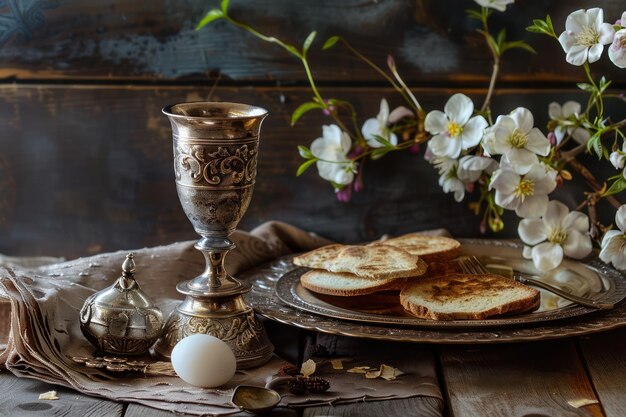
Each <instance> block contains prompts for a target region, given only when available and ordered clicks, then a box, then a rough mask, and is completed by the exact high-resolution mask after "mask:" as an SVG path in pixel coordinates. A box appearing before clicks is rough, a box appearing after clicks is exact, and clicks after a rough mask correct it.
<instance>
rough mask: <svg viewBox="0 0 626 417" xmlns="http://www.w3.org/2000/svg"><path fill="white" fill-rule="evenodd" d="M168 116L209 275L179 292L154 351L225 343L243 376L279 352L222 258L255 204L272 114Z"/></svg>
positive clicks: (198, 107)
mask: <svg viewBox="0 0 626 417" xmlns="http://www.w3.org/2000/svg"><path fill="white" fill-rule="evenodd" d="M163 113H164V114H165V115H166V116H167V117H168V118H169V120H170V123H171V125H172V135H173V138H174V172H175V175H176V190H177V191H178V198H179V200H180V203H181V204H182V206H183V210H184V211H185V214H186V215H187V218H188V219H189V220H190V221H191V224H192V225H193V227H194V229H195V231H196V232H197V233H198V234H199V235H200V236H202V238H201V239H200V240H199V241H198V242H197V243H196V245H195V247H196V249H198V250H199V251H201V252H202V254H203V255H204V257H205V259H206V269H205V271H204V272H203V273H202V274H201V275H199V276H198V277H196V278H194V279H192V280H190V281H184V282H181V283H179V284H178V285H177V286H176V290H177V291H178V292H180V293H182V294H184V295H186V297H185V300H184V301H183V302H182V303H181V304H180V305H178V306H177V307H176V309H175V310H174V311H173V312H172V314H171V315H170V317H169V319H168V321H167V323H166V324H165V328H164V333H163V336H162V337H161V339H160V340H159V341H158V342H157V344H156V346H155V352H156V353H157V354H158V355H159V356H162V357H169V356H170V353H171V351H172V348H173V347H174V345H176V343H178V341H180V340H181V339H182V338H184V337H186V336H189V335H191V334H194V333H204V334H209V335H211V336H215V337H218V338H220V339H222V340H223V341H224V342H226V343H228V345H229V346H230V347H231V348H232V350H233V352H234V353H235V357H236V358H237V367H238V368H239V369H244V368H249V367H253V366H258V365H260V364H262V363H264V362H266V361H267V360H269V358H270V357H271V354H272V352H273V350H274V347H273V346H272V344H271V343H270V342H269V340H268V338H267V335H266V333H265V329H264V328H263V325H262V323H260V322H259V321H258V319H257V318H256V317H255V315H254V311H253V310H252V308H251V307H250V306H248V305H247V304H246V302H245V301H244V299H243V294H245V293H247V292H248V291H250V285H249V284H247V283H242V282H240V281H238V280H237V279H235V278H233V277H232V276H230V275H229V274H228V272H226V270H225V269H224V257H225V256H226V253H227V252H228V251H230V250H232V249H234V248H235V245H234V244H233V243H232V242H231V241H230V240H229V238H228V237H229V236H230V235H231V234H232V233H233V232H234V231H235V227H237V224H238V223H239V221H240V220H241V218H242V217H243V214H244V213H245V212H246V209H247V208H248V205H249V204H250V199H251V198H252V189H253V187H254V181H255V177H256V167H257V153H258V148H259V132H260V129H261V124H262V122H263V119H265V117H266V116H267V111H266V110H264V109H262V108H259V107H253V106H248V105H245V104H237V103H214V102H195V103H181V104H174V105H170V106H166V107H165V108H164V109H163Z"/></svg>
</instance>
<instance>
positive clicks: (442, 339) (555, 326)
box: [240, 240, 626, 343]
mask: <svg viewBox="0 0 626 417" xmlns="http://www.w3.org/2000/svg"><path fill="white" fill-rule="evenodd" d="M462 243H463V247H464V250H465V251H466V253H469V254H477V255H479V256H483V257H484V256H485V251H486V253H489V256H490V257H491V258H492V261H495V262H496V263H505V261H504V260H505V259H508V260H510V262H512V263H513V265H511V266H513V267H514V268H515V269H516V270H520V271H523V272H527V273H535V272H536V271H534V270H533V269H532V263H529V262H527V261H525V260H523V259H521V256H520V253H521V245H519V244H517V243H514V242H509V241H496V240H463V241H462ZM291 259H292V257H285V258H282V259H279V260H277V261H275V262H272V263H271V264H268V265H264V266H262V267H259V268H255V269H253V270H251V271H248V272H247V273H245V274H242V275H240V278H242V279H245V280H247V281H249V282H250V283H251V284H252V286H253V290H252V292H251V293H250V294H249V296H248V300H249V301H250V303H251V304H252V305H253V306H254V308H255V310H256V311H257V312H258V313H259V314H261V315H263V316H265V317H267V318H270V319H272V320H276V321H279V322H282V323H286V324H289V325H293V326H296V327H300V328H304V329H309V330H316V331H321V332H325V333H332V334H338V335H345V336H353V337H365V338H373V339H384V340H394V341H408V342H422V343H501V342H521V341H534V340H544V339H553V338H558V337H568V336H575V335H583V334H589V333H594V332H598V331H603V330H608V329H613V328H617V327H621V326H624V325H626V303H625V302H622V303H619V304H618V305H616V308H615V309H613V310H611V311H596V310H594V309H588V308H585V307H581V306H578V305H571V304H569V305H563V304H559V305H558V306H557V307H556V308H555V307H554V305H552V306H551V305H550V303H554V302H556V300H558V297H556V296H550V295H546V293H542V300H543V301H544V303H543V304H544V306H543V307H542V310H540V311H538V312H535V313H532V314H525V315H519V316H512V317H499V318H495V319H489V320H483V321H481V322H487V323H485V324H483V323H481V324H478V323H477V321H471V322H468V321H456V322H453V323H451V322H430V321H428V322H427V324H424V325H421V324H417V327H416V324H413V325H406V324H404V325H403V324H394V323H378V322H376V323H374V322H370V321H367V322H366V321H353V320H346V319H340V318H335V317H329V316H321V315H319V314H313V313H311V312H308V311H306V310H303V309H301V308H300V307H298V308H296V307H293V306H290V305H287V304H285V303H284V302H283V301H281V300H280V299H279V298H278V296H277V294H276V284H277V282H278V281H279V280H280V279H281V278H282V277H283V276H289V275H290V274H294V276H295V274H297V273H298V272H297V269H298V268H297V267H295V266H294V265H293V263H292V262H291ZM487 260H488V259H487ZM507 262H509V261H507ZM516 262H517V263H516ZM563 267H564V269H566V270H573V271H574V272H577V273H578V274H579V275H581V276H582V277H583V278H585V277H587V278H592V279H594V280H595V279H598V280H599V282H600V283H601V284H602V287H601V289H594V288H595V287H594V288H592V287H589V288H587V290H586V291H583V292H584V293H587V294H586V295H590V294H591V295H593V294H592V293H595V297H597V298H598V299H602V300H606V301H608V300H611V301H615V302H617V301H619V300H622V299H624V297H625V296H626V280H625V279H624V277H623V276H622V274H621V273H619V272H618V271H616V270H614V269H612V268H610V267H608V266H607V265H605V264H603V263H602V262H600V261H597V260H592V261H589V262H574V261H566V263H565V264H564V265H563ZM553 275H554V274H553ZM552 278H554V277H552ZM284 282H285V283H287V282H288V278H285V281H284ZM594 282H595V281H594ZM583 285H587V284H583ZM594 285H595V284H594ZM576 287H578V288H581V285H580V283H576ZM579 293H580V291H579ZM581 295H582V294H581ZM359 314H361V313H359ZM525 316H531V318H527V317H525ZM559 319H560V320H561V321H559V322H558V323H554V322H553V320H559ZM494 320H497V321H494ZM501 320H504V321H501ZM520 320H522V321H520ZM421 321H424V320H421ZM442 323H448V324H443V325H444V326H447V327H435V326H438V325H442ZM431 325H432V326H431ZM498 326H499V327H498Z"/></svg>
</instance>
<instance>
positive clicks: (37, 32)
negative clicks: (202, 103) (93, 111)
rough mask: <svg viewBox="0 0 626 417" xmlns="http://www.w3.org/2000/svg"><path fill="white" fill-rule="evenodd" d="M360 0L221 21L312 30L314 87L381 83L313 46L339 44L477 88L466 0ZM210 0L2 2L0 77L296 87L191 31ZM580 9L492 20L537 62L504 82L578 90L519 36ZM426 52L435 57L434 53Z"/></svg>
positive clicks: (263, 60) (279, 60)
mask: <svg viewBox="0 0 626 417" xmlns="http://www.w3.org/2000/svg"><path fill="white" fill-rule="evenodd" d="M452 4H453V3H452V2H451V1H423V0H420V1H404V0H388V1H384V2H363V1H360V0H344V1H342V2H334V1H316V2H310V1H305V0H299V1H292V0H277V1H272V2H269V3H268V2H257V1H250V0H233V1H231V14H232V15H233V16H234V17H235V18H239V19H241V20H243V21H245V22H248V23H250V24H253V25H254V26H255V27H256V28H257V29H259V30H260V31H261V32H265V33H268V34H271V35H275V36H278V37H280V38H282V39H284V40H285V41H287V42H290V43H293V44H296V45H301V44H302V42H303V41H304V39H305V38H306V36H307V35H308V33H309V32H311V31H312V30H317V32H318V37H317V39H318V40H317V41H316V43H315V44H314V45H313V48H312V50H311V61H312V68H313V71H314V73H315V75H316V77H317V78H318V79H319V80H322V81H324V80H327V81H337V80H344V81H351V82H355V81H356V82H358V81H372V80H376V81H383V80H381V79H380V77H379V76H378V74H376V73H375V72H374V71H372V70H370V69H369V68H368V67H367V66H365V65H363V64H362V63H361V62H360V61H359V60H357V59H356V58H355V57H354V56H353V55H351V54H350V53H349V52H348V51H347V50H346V49H345V48H343V47H340V46H337V47H335V48H333V49H331V50H329V51H322V50H321V46H322V45H323V42H324V41H325V40H326V39H328V38H329V37H330V36H333V35H342V36H344V37H345V38H347V39H349V40H350V42H351V43H353V45H354V46H355V47H357V48H358V49H360V50H361V51H362V52H363V53H364V54H366V55H367V56H369V57H371V59H372V60H373V61H374V62H376V63H378V64H379V65H381V66H383V67H385V65H386V64H385V63H386V59H387V55H389V54H391V55H393V56H395V57H396V60H397V62H398V67H399V68H400V70H401V71H402V73H403V74H404V78H405V79H406V80H407V81H408V82H410V83H426V84H427V83H430V82H446V83H450V82H457V81H458V82H466V81H481V82H483V83H486V82H487V81H488V77H489V75H490V72H491V62H490V61H491V57H490V55H489V52H488V50H487V48H486V47H485V46H484V45H483V41H482V39H481V38H480V35H479V34H477V33H476V32H475V31H474V29H476V28H477V25H478V23H477V22H476V21H473V20H471V19H469V18H468V17H467V16H466V14H465V11H464V10H465V8H466V7H477V6H476V5H475V4H474V3H472V2H467V4H464V5H463V6H459V7H456V6H457V5H456V3H454V7H451V5H452ZM218 5H219V0H210V1H206V0H191V1H189V0H140V1H128V0H101V1H98V2H85V1H81V0H67V1H63V2H51V1H46V0H32V1H15V2H5V3H3V6H2V8H0V16H1V17H2V19H3V22H5V23H4V24H3V25H2V27H0V47H1V48H0V68H1V69H0V77H2V78H17V79H52V78H60V79H67V78H86V79H103V80H110V79H118V80H120V79H124V80H153V79H159V80H172V79H184V80H206V79H207V77H209V78H214V77H216V76H217V74H218V73H219V74H221V77H222V79H225V80H226V79H232V80H239V81H259V80H264V81H271V82H273V81H275V80H281V82H285V81H294V80H299V81H304V80H306V77H305V73H304V71H303V70H302V67H301V65H300V63H299V61H298V60H297V59H295V58H293V57H292V56H290V55H288V54H287V53H286V52H285V51H283V50H282V49H281V48H279V47H278V46H276V45H272V44H268V43H264V42H261V41H259V40H257V39H256V38H253V37H252V36H251V35H248V34H247V33H244V32H243V31H242V30H239V29H237V28H235V27H233V26H231V25H228V24H226V22H223V21H220V22H215V23H213V24H211V25H209V26H208V27H206V28H204V29H202V30H201V31H198V32H196V31H195V30H194V28H195V26H196V24H197V22H198V21H199V20H200V19H201V18H202V17H203V16H204V14H205V13H206V12H207V11H208V10H209V9H211V8H214V7H217V6H218ZM587 7H589V5H588V2H585V1H584V0H572V1H568V2H558V1H556V0H550V1H545V0H527V1H524V2H518V3H517V4H515V5H514V6H509V8H508V11H507V12H506V13H499V12H496V13H494V15H493V17H492V22H491V27H492V29H493V30H494V32H497V31H499V30H500V29H502V28H506V30H507V35H508V36H509V39H523V40H525V41H527V42H529V43H531V44H532V45H533V46H534V47H535V48H536V49H537V50H538V51H539V53H538V54H537V55H531V54H528V53H526V52H523V51H513V52H510V53H507V55H506V56H505V57H504V58H505V59H504V60H503V63H502V67H503V68H502V72H501V74H502V79H503V80H509V81H523V80H543V81H557V82H561V81H565V80H566V81H574V80H576V81H582V78H584V76H583V75H582V72H581V71H580V69H579V68H577V67H574V66H572V65H569V64H567V63H566V62H565V58H564V53H563V51H562V49H561V47H560V46H559V45H558V43H557V42H556V41H553V40H549V39H547V38H546V37H542V36H539V35H537V34H532V33H528V32H526V31H525V27H526V26H527V25H528V24H529V23H530V22H531V21H532V19H533V18H544V17H545V16H546V14H548V13H549V14H550V15H551V16H552V18H553V20H554V25H555V30H556V31H557V33H559V32H561V31H562V30H564V24H565V19H566V17H567V15H568V14H569V13H570V12H572V11H574V10H577V9H580V8H587ZM602 7H603V8H604V10H605V18H606V21H608V22H611V23H612V22H614V21H615V20H616V19H619V18H620V16H621V13H622V11H623V2H621V1H619V0H607V1H604V2H602ZM433 51H436V57H435V56H433ZM594 68H597V70H598V72H599V73H603V74H604V75H606V76H607V77H609V78H619V76H620V75H619V74H621V73H620V72H619V71H620V70H619V69H618V68H617V67H615V66H614V65H613V64H612V63H611V62H610V61H609V60H608V59H607V58H606V56H605V57H603V59H602V60H601V62H599V63H597V64H594Z"/></svg>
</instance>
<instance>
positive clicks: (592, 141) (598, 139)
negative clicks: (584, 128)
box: [587, 132, 604, 159]
mask: <svg viewBox="0 0 626 417" xmlns="http://www.w3.org/2000/svg"><path fill="white" fill-rule="evenodd" d="M592 149H593V151H594V152H595V153H596V155H597V156H598V159H601V158H602V155H603V154H604V151H603V146H602V134H601V133H600V132H596V133H595V134H594V135H593V136H592V137H591V138H589V141H588V142H587V150H589V151H591V150H592Z"/></svg>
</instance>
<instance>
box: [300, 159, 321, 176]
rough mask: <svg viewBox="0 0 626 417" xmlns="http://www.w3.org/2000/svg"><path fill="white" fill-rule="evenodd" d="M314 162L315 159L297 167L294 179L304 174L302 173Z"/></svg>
mask: <svg viewBox="0 0 626 417" xmlns="http://www.w3.org/2000/svg"><path fill="white" fill-rule="evenodd" d="M316 162H317V158H314V159H309V160H308V161H305V162H303V163H302V165H300V166H299V167H298V171H297V172H296V177H299V176H300V175H302V174H304V171H306V170H307V169H309V167H310V166H311V165H313V164H314V163H316Z"/></svg>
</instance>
